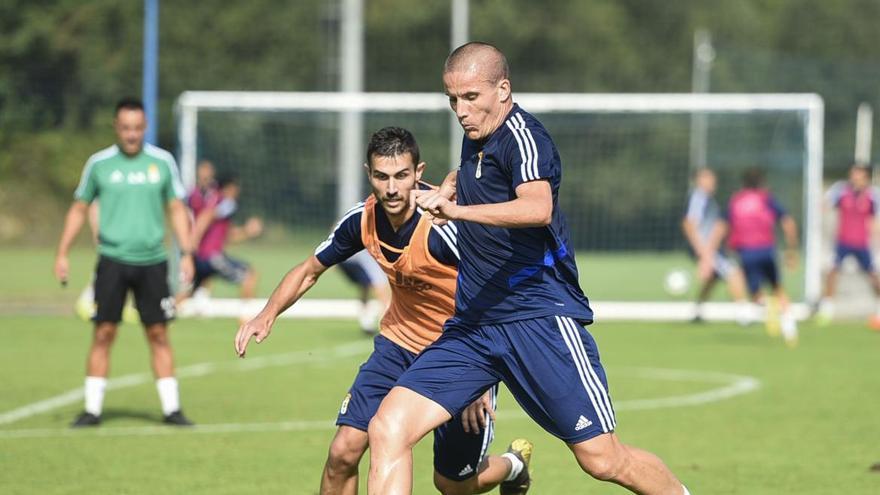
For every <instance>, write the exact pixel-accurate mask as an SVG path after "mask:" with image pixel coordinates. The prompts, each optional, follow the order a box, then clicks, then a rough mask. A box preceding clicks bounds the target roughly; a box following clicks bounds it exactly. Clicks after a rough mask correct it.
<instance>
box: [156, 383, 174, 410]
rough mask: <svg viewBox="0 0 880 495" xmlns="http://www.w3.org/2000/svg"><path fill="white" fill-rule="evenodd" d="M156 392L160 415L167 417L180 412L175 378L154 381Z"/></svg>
mask: <svg viewBox="0 0 880 495" xmlns="http://www.w3.org/2000/svg"><path fill="white" fill-rule="evenodd" d="M156 390H158V391H159V402H161V403H162V414H164V415H165V416H168V415H169V414H171V413H173V412H174V411H179V410H180V395H179V394H178V391H177V378H174V377H173V376H169V377H167V378H159V379H158V380H156Z"/></svg>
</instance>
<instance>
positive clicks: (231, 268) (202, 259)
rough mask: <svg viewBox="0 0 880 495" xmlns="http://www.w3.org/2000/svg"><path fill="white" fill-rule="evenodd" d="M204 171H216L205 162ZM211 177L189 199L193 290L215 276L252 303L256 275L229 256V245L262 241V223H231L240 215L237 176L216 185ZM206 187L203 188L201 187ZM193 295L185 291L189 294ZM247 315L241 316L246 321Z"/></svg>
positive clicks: (258, 219) (251, 219)
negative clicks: (193, 254) (238, 224)
mask: <svg viewBox="0 0 880 495" xmlns="http://www.w3.org/2000/svg"><path fill="white" fill-rule="evenodd" d="M199 168H200V169H201V170H202V171H213V165H212V164H211V163H210V162H208V161H203V162H202V164H201V165H200V167H199ZM211 175H212V174H207V173H206V174H204V175H203V177H201V178H200V179H205V181H201V180H200V182H201V184H200V185H199V187H198V188H197V189H196V190H195V191H193V194H191V195H190V200H189V204H190V208H191V209H192V211H193V216H194V218H195V222H194V227H193V239H192V242H193V245H196V246H198V249H197V250H196V267H195V269H196V273H195V278H194V279H193V289H192V290H198V289H199V288H201V287H202V286H203V285H204V283H205V282H206V281H207V280H209V279H210V278H212V277H214V276H219V277H221V278H222V279H224V280H226V281H228V282H230V283H233V284H236V285H238V286H239V287H240V297H241V298H242V299H243V300H244V301H245V304H243V307H247V304H246V301H247V300H249V299H253V297H254V295H255V292H256V287H257V272H256V271H255V270H254V269H253V268H252V267H251V266H250V265H249V264H248V263H247V262H245V261H242V260H240V259H236V258H234V257H232V256H230V255H229V254H227V253H226V251H225V249H226V243H227V242H242V241H245V240H248V239H253V238H255V237H259V236H260V235H261V234H262V233H263V221H262V220H261V219H260V218H258V217H250V218H248V219H247V221H245V223H244V225H243V226H236V225H233V223H232V217H233V216H234V215H235V213H236V212H237V211H238V200H239V197H240V195H241V186H240V185H239V183H238V178H237V177H236V176H234V175H225V176H221V177H220V178H219V179H218V180H217V181H216V183H214V182H208V180H209V177H210V176H211ZM202 185H204V187H202ZM189 293H191V291H184V292H183V294H189ZM245 316H246V315H242V318H244V317H245Z"/></svg>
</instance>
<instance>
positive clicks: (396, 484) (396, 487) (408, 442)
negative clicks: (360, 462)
mask: <svg viewBox="0 0 880 495" xmlns="http://www.w3.org/2000/svg"><path fill="white" fill-rule="evenodd" d="M451 418H452V416H450V414H449V412H448V411H446V409H444V408H443V406H441V405H440V404H437V403H436V402H434V401H432V400H430V399H428V398H426V397H423V396H421V395H419V394H417V393H415V392H413V391H412V390H409V389H406V388H403V387H394V388H393V389H391V392H389V393H388V395H387V396H386V397H385V400H383V401H382V405H381V406H379V410H378V411H377V412H376V415H375V416H373V419H372V420H371V421H370V428H369V438H370V479H369V483H368V485H367V486H368V490H369V493H370V494H371V495H402V494H410V493H412V448H413V446H414V445H415V444H416V443H418V441H419V440H421V439H422V437H424V436H425V435H427V434H428V433H429V432H430V431H431V430H433V429H434V428H436V427H438V426H440V425H442V424H443V423H445V422H447V421H449V420H450V419H451Z"/></svg>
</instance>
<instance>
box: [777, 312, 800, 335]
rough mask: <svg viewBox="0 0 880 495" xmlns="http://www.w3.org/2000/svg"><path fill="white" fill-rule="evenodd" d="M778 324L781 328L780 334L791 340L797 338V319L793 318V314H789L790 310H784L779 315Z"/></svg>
mask: <svg viewBox="0 0 880 495" xmlns="http://www.w3.org/2000/svg"><path fill="white" fill-rule="evenodd" d="M779 324H780V325H779V326H780V328H781V330H782V336H783V337H784V338H785V340H787V341H793V340H796V339H797V334H798V330H797V320H795V319H794V316H792V314H791V310H788V311H785V312H784V313H782V315H781V316H780V317H779Z"/></svg>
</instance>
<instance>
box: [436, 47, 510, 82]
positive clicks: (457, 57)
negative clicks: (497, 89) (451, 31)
mask: <svg viewBox="0 0 880 495" xmlns="http://www.w3.org/2000/svg"><path fill="white" fill-rule="evenodd" d="M449 72H473V73H477V74H479V75H480V76H481V79H483V80H485V81H488V82H489V83H491V84H496V83H497V82H498V81H501V80H503V79H508V78H509V76H510V74H509V72H510V71H509V69H508V66H507V58H506V57H505V56H504V54H503V53H501V50H499V49H498V48H496V47H494V46H493V45H490V44H489V43H481V42H479V41H472V42H470V43H465V44H464V45H461V46H460V47H458V48H456V49H455V50H454V51H453V52H452V53H450V54H449V57H447V58H446V64H444V66H443V73H444V74H446V73H449Z"/></svg>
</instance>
